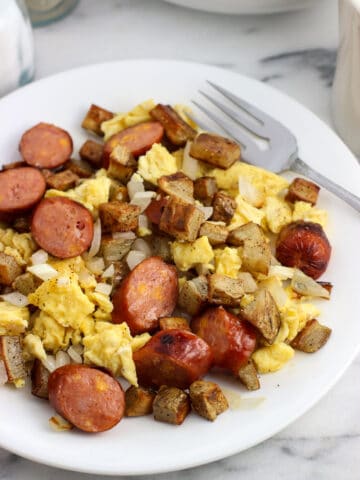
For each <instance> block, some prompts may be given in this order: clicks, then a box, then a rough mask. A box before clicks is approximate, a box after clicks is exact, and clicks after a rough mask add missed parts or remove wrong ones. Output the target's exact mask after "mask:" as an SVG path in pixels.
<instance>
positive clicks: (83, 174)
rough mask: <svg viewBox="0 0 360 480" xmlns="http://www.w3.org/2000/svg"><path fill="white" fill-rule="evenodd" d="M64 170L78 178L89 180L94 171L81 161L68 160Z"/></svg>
mask: <svg viewBox="0 0 360 480" xmlns="http://www.w3.org/2000/svg"><path fill="white" fill-rule="evenodd" d="M64 168H65V169H66V170H70V171H71V172H73V173H75V175H77V176H78V177H79V178H90V177H91V175H92V174H93V173H94V170H93V169H92V168H91V167H90V165H89V164H88V163H86V162H84V161H83V160H68V161H67V162H66V163H65V165H64Z"/></svg>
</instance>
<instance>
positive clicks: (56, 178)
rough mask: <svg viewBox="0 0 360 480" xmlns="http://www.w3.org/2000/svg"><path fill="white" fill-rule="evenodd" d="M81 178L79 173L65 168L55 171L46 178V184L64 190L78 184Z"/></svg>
mask: <svg viewBox="0 0 360 480" xmlns="http://www.w3.org/2000/svg"><path fill="white" fill-rule="evenodd" d="M78 180H79V177H78V175H76V174H75V173H74V172H72V171H71V170H63V171H62V172H59V173H54V174H53V175H50V176H49V177H48V178H47V179H46V184H47V186H48V187H50V188H55V189H56V190H60V191H62V192H64V191H65V190H69V188H73V187H75V185H76V182H77V181H78Z"/></svg>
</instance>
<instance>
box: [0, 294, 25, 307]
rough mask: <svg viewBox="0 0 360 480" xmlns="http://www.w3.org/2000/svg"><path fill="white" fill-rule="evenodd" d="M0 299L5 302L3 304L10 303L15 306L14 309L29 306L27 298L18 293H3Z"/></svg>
mask: <svg viewBox="0 0 360 480" xmlns="http://www.w3.org/2000/svg"><path fill="white" fill-rule="evenodd" d="M0 298H2V299H3V300H5V302H8V303H11V305H15V306H16V307H26V306H27V305H29V301H28V299H27V297H26V296H25V295H23V294H22V293H20V292H18V291H15V292H11V293H4V295H0Z"/></svg>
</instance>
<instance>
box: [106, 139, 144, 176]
mask: <svg viewBox="0 0 360 480" xmlns="http://www.w3.org/2000/svg"><path fill="white" fill-rule="evenodd" d="M136 167H137V163H136V160H135V159H134V157H133V155H132V154H131V152H130V151H129V150H128V149H127V148H126V147H125V146H124V145H116V146H115V148H113V150H112V152H111V154H110V158H109V166H108V171H107V173H108V175H109V176H110V177H112V178H115V179H116V180H119V181H120V182H122V183H124V184H126V183H127V182H128V181H129V180H130V178H131V177H132V175H133V173H134V172H135V169H136Z"/></svg>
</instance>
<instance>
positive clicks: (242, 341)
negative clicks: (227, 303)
mask: <svg viewBox="0 0 360 480" xmlns="http://www.w3.org/2000/svg"><path fill="white" fill-rule="evenodd" d="M191 329H192V330H193V332H195V333H196V334H197V335H199V337H201V338H203V339H204V340H205V342H207V343H208V344H209V346H210V347H211V350H212V353H213V355H214V365H215V366H217V367H222V368H226V369H228V370H230V371H232V372H233V373H234V374H235V375H237V374H238V371H239V369H240V368H241V367H242V366H243V365H245V363H246V362H247V361H248V360H249V358H250V355H251V354H252V352H253V351H254V349H255V346H256V332H255V330H254V329H253V327H252V326H251V325H250V324H249V323H248V322H246V321H244V320H239V319H238V318H237V317H236V316H235V315H233V314H232V313H229V312H227V311H226V310H225V309H224V308H223V307H217V308H208V309H207V310H206V311H205V312H204V313H203V314H202V315H200V316H199V317H196V318H195V319H194V320H193V321H192V322H191Z"/></svg>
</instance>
